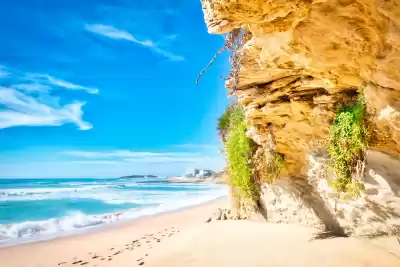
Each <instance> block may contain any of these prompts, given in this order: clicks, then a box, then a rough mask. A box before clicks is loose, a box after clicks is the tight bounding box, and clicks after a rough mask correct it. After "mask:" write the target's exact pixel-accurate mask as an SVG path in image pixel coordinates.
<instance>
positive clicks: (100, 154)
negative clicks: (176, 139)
mask: <svg viewBox="0 0 400 267" xmlns="http://www.w3.org/2000/svg"><path fill="white" fill-rule="evenodd" d="M61 153H62V154H65V155H69V156H74V157H81V158H88V159H95V158H125V159H131V158H155V157H164V158H165V157H169V158H174V157H175V158H176V157H190V156H196V155H199V154H198V153H185V152H142V151H130V150H113V151H78V150H76V151H63V152H61Z"/></svg>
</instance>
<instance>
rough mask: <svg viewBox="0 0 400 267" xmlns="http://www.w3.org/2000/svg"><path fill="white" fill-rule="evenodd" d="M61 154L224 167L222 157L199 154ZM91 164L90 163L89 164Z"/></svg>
mask: <svg viewBox="0 0 400 267" xmlns="http://www.w3.org/2000/svg"><path fill="white" fill-rule="evenodd" d="M60 153H61V154H64V155H68V156H71V157H73V159H78V160H79V161H81V162H91V164H92V163H93V164H94V162H99V164H101V162H108V163H109V164H111V162H113V163H115V164H128V165H129V164H149V165H154V164H185V167H198V168H206V167H213V168H215V167H217V168H221V166H223V164H224V163H223V162H224V159H223V157H222V156H221V155H212V156H211V155H209V154H205V153H199V152H174V151H172V152H171V151H169V152H142V151H131V150H111V151H80V150H72V151H61V152H60ZM88 164H89V163H88Z"/></svg>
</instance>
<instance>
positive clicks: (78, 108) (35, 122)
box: [0, 88, 92, 130]
mask: <svg viewBox="0 0 400 267" xmlns="http://www.w3.org/2000/svg"><path fill="white" fill-rule="evenodd" d="M0 104H1V105H3V106H4V107H5V109H2V110H1V111H0V128H8V127H14V126H60V125H62V124H65V123H74V124H76V125H77V126H78V127H79V129H81V130H88V129H91V128H92V125H91V124H90V123H88V122H85V121H83V120H82V115H83V111H82V106H83V105H84V104H85V103H84V102H75V103H72V104H68V105H65V106H59V105H50V104H48V103H44V102H41V101H40V100H39V99H37V98H34V97H32V96H29V95H26V94H24V93H21V92H18V91H17V90H15V89H13V88H0Z"/></svg>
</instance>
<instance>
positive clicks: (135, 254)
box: [0, 198, 400, 267]
mask: <svg viewBox="0 0 400 267" xmlns="http://www.w3.org/2000/svg"><path fill="white" fill-rule="evenodd" d="M226 205H227V200H226V198H223V199H218V200H215V201H212V202H209V203H206V204H203V205H200V206H196V207H193V208H189V209H185V210H180V211H176V212H171V213H165V214H161V215H157V216H152V217H149V218H145V219H140V220H136V221H134V222H129V223H125V224H123V225H118V226H114V227H108V228H106V229H102V230H100V231H96V232H93V233H88V234H83V235H78V236H70V237H64V238H59V239H55V240H49V241H43V242H39V243H31V244H25V245H19V246H14V247H9V248H3V249H0V262H1V264H0V265H1V266H2V267H39V266H40V267H47V266H62V267H67V266H110V267H111V266H113V267H119V266H121V267H125V266H154V267H155V266H158V267H172V266H174V267H180V266H182V267H183V266H198V267H200V266H201V267H205V266H207V267H211V266H230V267H232V266H237V267H239V266H307V267H310V266H311V267H313V266H315V267H317V266H318V267H320V266H329V267H331V266H332V267H333V266H338V267H339V266H340V267H343V266H351V267H354V266H360V267H367V266H368V267H371V266H385V267H391V266H400V259H399V257H398V256H396V254H395V252H396V251H395V252H392V253H390V247H391V246H392V247H395V246H399V247H400V244H398V243H397V242H393V243H390V244H389V243H386V244H389V245H388V246H389V247H388V248H386V247H384V246H382V245H381V244H375V243H374V242H371V241H368V240H363V239H355V238H332V239H331V238H328V239H322V240H313V237H314V236H315V234H316V230H315V229H312V228H306V227H302V226H297V225H285V224H268V223H265V222H255V221H212V222H211V223H205V222H204V221H205V219H206V218H208V217H209V216H210V215H211V214H212V213H213V212H214V211H215V210H216V209H217V208H223V207H226ZM392 241H393V240H392Z"/></svg>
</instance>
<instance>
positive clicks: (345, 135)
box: [329, 92, 369, 196]
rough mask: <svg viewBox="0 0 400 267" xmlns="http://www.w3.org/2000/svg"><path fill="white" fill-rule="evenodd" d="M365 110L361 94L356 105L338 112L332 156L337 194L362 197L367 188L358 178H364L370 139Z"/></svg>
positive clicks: (334, 123)
mask: <svg viewBox="0 0 400 267" xmlns="http://www.w3.org/2000/svg"><path fill="white" fill-rule="evenodd" d="M365 108H366V107H365V100H364V97H363V94H362V92H361V93H360V96H359V98H358V101H357V102H356V103H355V105H353V106H349V107H344V108H341V109H340V110H339V111H338V112H337V115H336V119H335V121H334V122H333V125H332V127H331V132H330V140H329V154H330V155H331V159H332V163H331V168H332V170H333V171H334V172H335V174H336V179H334V180H332V181H331V186H332V187H333V188H334V189H335V190H336V191H337V192H339V193H341V192H343V193H349V194H350V195H351V196H359V195H360V190H362V189H363V185H362V184H361V183H360V178H361V177H356V176H362V172H363V166H364V153H363V152H364V150H365V149H366V147H367V144H368V139H369V132H368V129H367V127H366V125H365V122H364V116H365ZM360 168H362V171H360ZM355 174H357V175H355Z"/></svg>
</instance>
